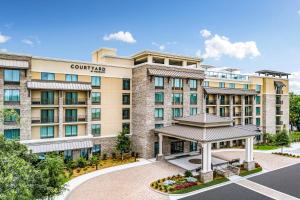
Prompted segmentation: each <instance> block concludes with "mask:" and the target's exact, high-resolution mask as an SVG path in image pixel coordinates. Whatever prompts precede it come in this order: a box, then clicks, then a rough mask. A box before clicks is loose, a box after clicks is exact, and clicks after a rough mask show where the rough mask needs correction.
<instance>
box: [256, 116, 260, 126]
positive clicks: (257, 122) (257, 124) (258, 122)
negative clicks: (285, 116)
mask: <svg viewBox="0 0 300 200" xmlns="http://www.w3.org/2000/svg"><path fill="white" fill-rule="evenodd" d="M256 126H260V118H256Z"/></svg>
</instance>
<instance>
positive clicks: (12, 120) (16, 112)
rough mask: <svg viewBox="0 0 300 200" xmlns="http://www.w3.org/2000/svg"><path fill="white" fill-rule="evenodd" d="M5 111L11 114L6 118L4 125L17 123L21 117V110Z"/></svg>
mask: <svg viewBox="0 0 300 200" xmlns="http://www.w3.org/2000/svg"><path fill="white" fill-rule="evenodd" d="M5 111H7V112H9V113H11V114H8V115H5V116H4V124H10V123H16V122H17V119H18V118H19V117H20V109H11V110H10V109H5Z"/></svg>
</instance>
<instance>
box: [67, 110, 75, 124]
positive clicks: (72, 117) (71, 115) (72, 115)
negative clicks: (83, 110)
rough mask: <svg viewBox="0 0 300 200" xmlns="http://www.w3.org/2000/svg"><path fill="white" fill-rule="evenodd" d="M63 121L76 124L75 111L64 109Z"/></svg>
mask: <svg viewBox="0 0 300 200" xmlns="http://www.w3.org/2000/svg"><path fill="white" fill-rule="evenodd" d="M65 121H66V122H76V121H77V109H66V113H65Z"/></svg>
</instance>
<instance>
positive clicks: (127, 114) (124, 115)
mask: <svg viewBox="0 0 300 200" xmlns="http://www.w3.org/2000/svg"><path fill="white" fill-rule="evenodd" d="M122 119H130V109H129V108H123V110H122Z"/></svg>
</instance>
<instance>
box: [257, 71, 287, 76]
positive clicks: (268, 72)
mask: <svg viewBox="0 0 300 200" xmlns="http://www.w3.org/2000/svg"><path fill="white" fill-rule="evenodd" d="M255 73H258V74H274V75H283V76H287V75H291V74H290V73H287V72H281V71H275V70H267V69H263V70H258V71H256V72H255Z"/></svg>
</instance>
